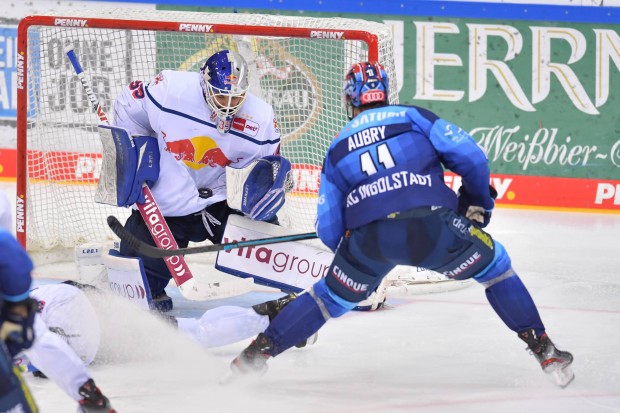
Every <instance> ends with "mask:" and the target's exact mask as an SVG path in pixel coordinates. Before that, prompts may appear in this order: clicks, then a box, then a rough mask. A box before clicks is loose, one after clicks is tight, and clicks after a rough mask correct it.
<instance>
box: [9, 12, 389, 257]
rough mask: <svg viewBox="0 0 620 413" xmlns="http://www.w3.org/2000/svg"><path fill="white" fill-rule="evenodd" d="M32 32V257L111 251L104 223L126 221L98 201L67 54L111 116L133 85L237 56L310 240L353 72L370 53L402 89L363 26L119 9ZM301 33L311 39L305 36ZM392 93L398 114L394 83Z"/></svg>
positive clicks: (42, 23) (298, 222)
mask: <svg viewBox="0 0 620 413" xmlns="http://www.w3.org/2000/svg"><path fill="white" fill-rule="evenodd" d="M31 21H32V23H31V25H30V27H29V28H28V30H27V47H28V49H27V56H26V59H27V60H26V62H27V83H26V90H27V95H28V97H27V107H26V108H22V110H21V111H20V112H19V115H18V116H20V117H27V120H28V123H27V133H26V134H19V135H20V136H19V139H20V140H21V139H24V138H25V139H26V145H24V146H22V148H24V147H26V148H27V165H26V168H27V173H26V174H24V179H26V183H25V184H26V186H27V198H26V201H27V217H26V218H27V220H26V224H27V248H28V250H29V251H31V252H34V251H40V250H43V251H50V250H54V249H58V248H60V249H63V248H72V247H74V246H75V245H78V244H82V243H86V242H102V241H106V240H110V239H113V238H114V236H113V234H112V232H111V231H110V230H109V229H108V228H107V225H106V217H107V216H108V215H115V216H117V217H118V218H119V219H120V220H121V221H124V219H125V217H126V216H127V215H128V210H126V209H123V208H113V207H109V206H106V205H101V204H97V203H95V202H94V201H93V197H94V193H95V190H96V182H97V179H98V176H99V172H100V168H101V143H100V140H99V136H98V133H97V121H98V118H97V115H96V114H95V113H94V112H93V109H92V107H91V105H90V103H89V102H88V99H87V97H86V95H85V93H84V91H83V89H82V86H81V84H80V82H79V80H78V79H77V76H76V75H75V73H74V71H73V69H72V67H71V65H70V63H69V61H68V59H67V58H66V56H65V53H64V48H65V46H66V45H67V44H68V43H72V44H73V45H74V48H75V51H76V54H77V56H78V59H79V60H80V62H81V64H82V66H83V68H84V70H85V72H86V76H87V77H88V78H89V79H90V81H91V82H92V85H93V90H94V92H95V94H97V96H98V97H99V99H100V100H101V102H102V103H103V106H104V109H105V110H106V111H109V109H110V107H111V104H112V102H113V99H114V98H115V96H116V95H117V94H118V93H119V92H120V90H121V88H123V87H125V86H126V85H127V84H128V83H129V82H131V81H133V80H143V81H149V80H151V79H152V78H153V77H154V76H155V75H157V73H159V71H161V70H163V69H173V70H188V71H197V70H198V68H199V66H200V64H201V63H202V62H204V60H205V59H206V58H207V57H209V56H210V55H211V54H213V53H214V52H215V51H217V50H220V49H223V48H228V49H232V50H236V51H238V52H239V53H241V54H242V55H243V56H244V57H245V58H246V60H247V61H248V64H249V66H250V71H251V78H250V80H251V87H252V91H253V92H254V93H256V94H258V95H259V96H261V97H263V98H264V99H265V100H267V101H268V102H270V103H271V104H272V105H273V106H274V109H275V111H276V116H277V117H278V122H279V126H280V129H281V132H282V135H283V143H282V148H281V150H282V155H283V156H286V157H287V158H288V159H289V160H290V161H291V163H292V164H293V171H294V177H295V184H296V185H295V189H294V190H293V191H292V192H290V193H289V194H288V196H287V201H286V205H285V207H284V209H283V211H282V212H281V213H280V214H278V215H279V216H280V218H281V221H282V223H283V225H285V226H288V227H290V228H293V229H295V230H298V231H300V232H306V231H312V230H313V223H314V218H315V215H316V210H315V209H316V207H315V205H316V195H317V189H318V185H319V176H320V168H321V164H322V161H323V157H324V154H325V151H326V149H327V146H328V145H329V142H330V141H331V139H332V137H333V136H334V135H335V134H336V133H337V132H338V131H339V130H340V128H341V127H342V126H343V125H344V123H345V122H346V117H345V113H344V109H343V107H342V104H341V95H340V91H341V86H342V79H343V76H344V73H345V71H346V69H348V67H349V66H350V65H351V64H352V63H353V62H355V61H361V60H366V59H368V58H369V52H370V53H371V54H370V56H372V53H374V55H376V56H378V57H379V60H380V61H381V62H382V63H383V64H384V65H385V67H386V70H387V72H388V75H389V76H390V79H392V80H395V79H396V76H395V73H394V59H393V49H392V39H391V32H390V30H389V29H388V27H387V26H385V25H383V24H379V23H374V22H368V21H363V20H352V19H340V18H329V19H326V18H325V19H324V18H307V17H287V16H271V15H257V14H212V13H195V12H174V11H144V10H121V9H114V10H102V11H84V10H77V11H72V10H66V11H61V12H59V13H57V14H56V16H52V17H49V18H48V17H44V16H41V18H36V17H35V18H33V20H31ZM226 25H228V26H226ZM233 25H234V26H233ZM289 28H292V29H293V30H290V29H289ZM298 28H310V29H313V30H307V31H306V33H305V34H303V35H300V34H299V32H297V31H295V29H298ZM360 32H368V33H370V34H373V35H376V38H377V39H378V42H377V44H376V45H373V44H372V43H371V44H370V45H369V44H367V43H366V42H365V41H361V40H350V39H352V38H354V37H355V33H357V34H359V33H360ZM226 33H231V34H226ZM232 33H234V34H232ZM390 87H391V90H390V100H391V102H396V101H397V95H396V90H397V88H396V84H395V81H392V82H391V85H390ZM108 115H109V116H110V115H111V114H110V113H108Z"/></svg>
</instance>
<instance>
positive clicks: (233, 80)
mask: <svg viewBox="0 0 620 413" xmlns="http://www.w3.org/2000/svg"><path fill="white" fill-rule="evenodd" d="M237 83H239V77H237V76H235V75H234V74H232V73H231V74H229V75H228V76H226V78H225V79H224V84H225V85H236V84H237Z"/></svg>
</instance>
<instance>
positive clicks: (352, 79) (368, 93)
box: [342, 62, 390, 119]
mask: <svg viewBox="0 0 620 413" xmlns="http://www.w3.org/2000/svg"><path fill="white" fill-rule="evenodd" d="M389 90H390V89H389V81H388V75H387V73H386V72H385V68H384V67H383V65H382V64H381V63H378V62H361V63H356V64H354V65H353V66H351V68H350V69H349V71H348V72H347V74H346V76H345V78H344V87H343V89H342V100H343V101H344V104H345V108H346V110H347V116H348V117H349V119H353V117H354V116H353V107H356V108H357V107H360V106H364V105H370V104H376V103H383V104H386V105H387V104H388V103H389V101H388V93H389Z"/></svg>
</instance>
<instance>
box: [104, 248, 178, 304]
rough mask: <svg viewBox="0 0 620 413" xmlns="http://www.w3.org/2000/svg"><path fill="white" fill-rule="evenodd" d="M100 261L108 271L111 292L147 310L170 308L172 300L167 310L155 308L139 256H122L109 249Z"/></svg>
mask: <svg viewBox="0 0 620 413" xmlns="http://www.w3.org/2000/svg"><path fill="white" fill-rule="evenodd" d="M102 261H103V264H104V265H105V266H106V269H107V271H108V283H109V286H110V291H112V293H113V294H115V295H117V296H119V297H122V298H124V299H126V300H128V301H130V302H133V303H135V304H136V305H138V307H141V308H144V309H147V310H149V309H158V310H160V311H169V310H171V309H172V300H170V306H169V307H170V308H168V309H167V310H166V309H159V308H155V304H154V303H153V298H152V296H151V289H150V288H149V283H148V280H147V278H146V274H145V272H144V266H143V265H142V259H141V258H137V257H136V258H133V257H123V256H120V255H119V253H118V252H117V251H115V250H110V253H109V254H104V255H103V256H102ZM164 307H165V306H164Z"/></svg>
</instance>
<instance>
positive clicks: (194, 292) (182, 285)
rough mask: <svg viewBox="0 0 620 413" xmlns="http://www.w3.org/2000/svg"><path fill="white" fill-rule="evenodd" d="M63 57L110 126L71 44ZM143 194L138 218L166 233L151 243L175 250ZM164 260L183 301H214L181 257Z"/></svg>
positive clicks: (152, 200)
mask: <svg viewBox="0 0 620 413" xmlns="http://www.w3.org/2000/svg"><path fill="white" fill-rule="evenodd" d="M65 53H66V54H67V57H68V58H69V61H70V62H71V65H72V66H73V69H74V70H75V73H76V75H77V77H78V79H79V80H80V82H81V83H82V87H83V88H84V91H85V92H86V95H87V96H88V100H90V102H91V103H92V105H93V107H94V109H95V111H96V112H97V116H99V121H100V123H102V124H105V125H109V124H110V122H109V120H108V117H107V115H106V114H105V112H104V110H103V107H102V106H101V102H100V101H99V98H98V97H97V95H95V92H94V91H93V89H92V86H91V83H90V80H89V79H88V78H87V77H86V74H85V73H84V70H83V69H82V65H81V64H80V62H79V60H78V58H77V56H76V54H75V51H74V50H73V45H72V44H69V45H68V46H67V47H65ZM142 193H143V194H144V197H145V199H146V202H145V203H139V202H138V203H136V205H137V207H138V210H139V211H140V215H142V219H143V220H144V223H145V224H146V226H147V227H148V229H149V231H150V232H151V234H153V226H152V224H151V221H150V220H149V219H148V214H151V215H153V214H155V215H157V217H158V218H159V222H160V223H161V224H162V227H163V231H164V233H165V236H164V237H161V239H160V238H158V237H155V236H153V240H154V241H155V244H156V245H157V246H159V247H163V245H161V242H162V240H164V239H165V241H167V242H168V244H167V247H168V248H170V249H171V250H172V249H177V248H178V245H177V243H176V240H175V239H174V236H173V235H172V232H171V231H170V228H169V227H168V225H167V224H166V221H165V219H164V217H163V215H162V214H161V211H160V210H159V207H158V206H157V203H156V202H155V198H153V194H152V193H151V190H150V189H149V187H148V186H147V185H146V184H143V185H142ZM147 209H148V211H147ZM117 222H118V220H117ZM119 225H120V223H119ZM152 248H153V247H152ZM165 257H166V258H165V259H164V261H165V263H166V266H167V267H168V271H170V274H171V275H172V278H173V279H174V282H175V283H176V285H177V287H179V290H180V291H181V294H182V295H183V296H184V297H185V298H187V299H189V300H207V299H211V298H213V296H214V292H213V291H207V289H209V288H211V284H208V285H207V286H206V287H207V288H205V286H202V287H203V288H199V284H197V283H196V279H195V278H194V276H193V274H192V271H191V270H190V268H189V266H188V265H187V262H185V259H184V258H183V256H181V255H178V254H174V253H170V254H168V255H166V256H165ZM233 289H234V287H233ZM247 291H249V288H247ZM247 291H242V292H235V294H242V293H243V292H247ZM229 295H230V294H229Z"/></svg>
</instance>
